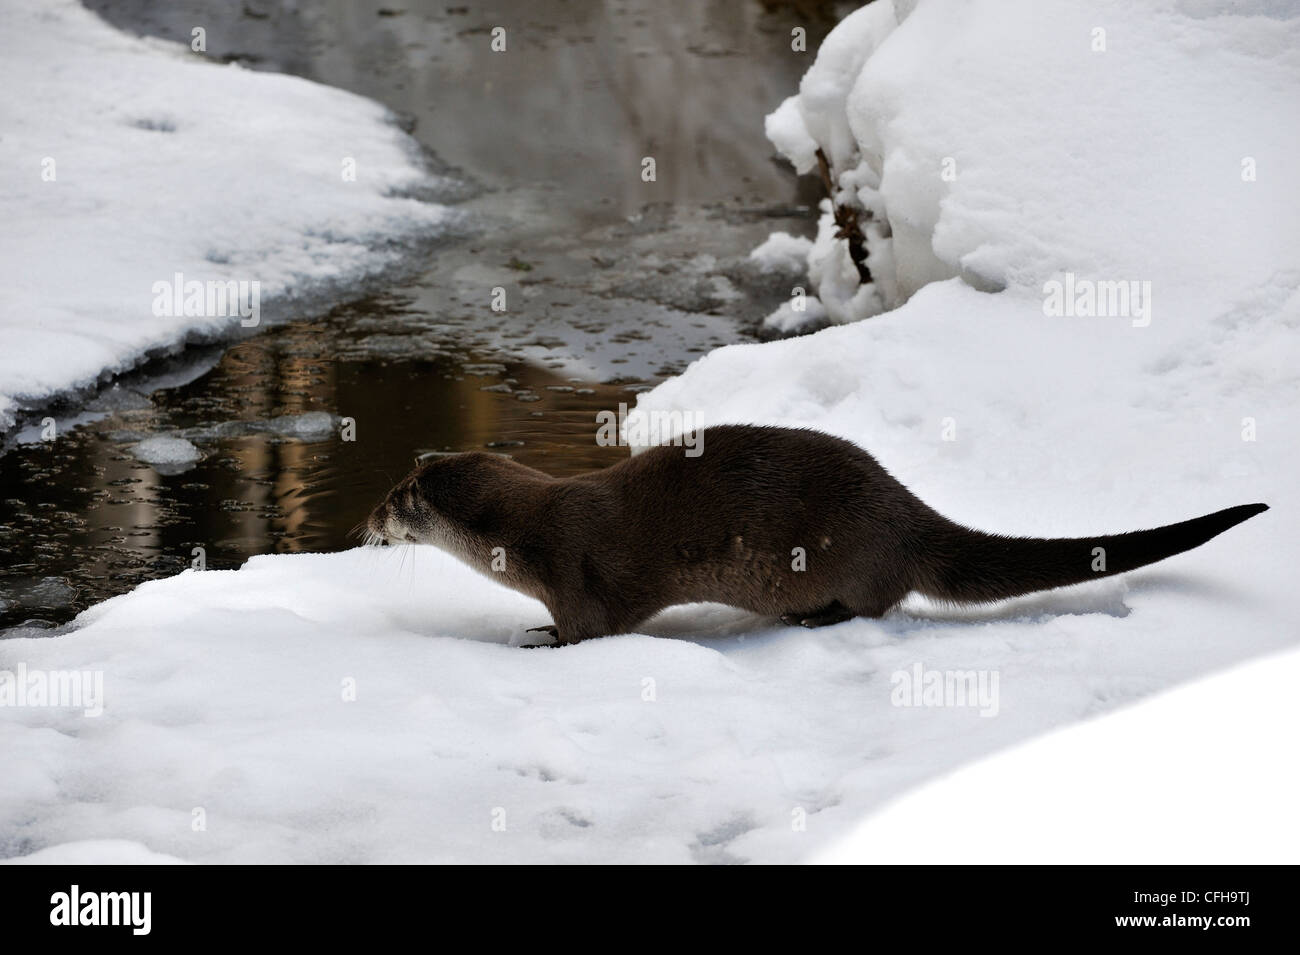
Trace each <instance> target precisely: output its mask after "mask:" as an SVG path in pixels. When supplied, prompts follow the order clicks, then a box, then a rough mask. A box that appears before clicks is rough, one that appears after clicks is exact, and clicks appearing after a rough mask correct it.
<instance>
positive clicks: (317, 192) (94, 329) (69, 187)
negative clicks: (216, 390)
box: [0, 0, 451, 430]
mask: <svg viewBox="0 0 1300 955" xmlns="http://www.w3.org/2000/svg"><path fill="white" fill-rule="evenodd" d="M0 88H3V89H5V90H8V91H10V93H9V94H8V95H6V96H4V97H3V98H0V122H2V123H3V127H4V130H5V133H4V136H3V138H2V139H0V163H3V165H4V166H5V167H6V168H7V169H8V170H10V174H9V175H8V176H7V177H6V188H5V190H4V193H3V195H0V218H2V219H3V220H4V222H5V225H6V228H5V236H4V238H3V239H0V242H2V243H3V244H2V245H0V342H3V348H0V430H4V429H6V428H9V427H11V426H12V424H13V422H14V416H15V412H16V410H17V409H18V408H20V407H23V406H33V405H38V404H40V403H41V402H43V401H45V400H46V399H48V398H49V397H51V396H53V395H57V394H60V393H63V392H67V391H69V390H73V389H81V388H85V387H87V386H91V385H94V384H95V383H96V382H98V381H99V380H101V376H103V375H104V374H106V373H114V372H120V371H123V370H125V369H127V368H129V367H131V366H132V365H134V364H136V363H138V362H139V361H140V360H141V359H142V358H144V357H146V356H148V355H150V354H153V353H156V352H158V351H162V350H168V349H174V348H176V347H179V346H180V345H182V344H183V343H185V342H186V341H187V340H192V339H193V338H195V337H218V336H225V335H230V334H235V333H238V332H241V331H242V330H244V329H245V327H252V326H247V324H246V323H247V322H249V321H251V319H246V318H243V317H241V315H240V314H239V313H238V312H237V311H235V310H233V309H231V308H230V307H226V308H225V309H221V308H219V307H215V308H214V309H213V310H212V311H210V312H208V313H207V314H179V315H168V314H155V304H156V303H155V299H156V298H157V297H158V296H157V295H156V293H155V291H154V286H155V283H169V284H171V283H174V281H175V277H176V276H177V275H178V274H179V275H180V276H182V285H184V284H185V283H190V282H201V283H208V282H218V281H220V282H224V281H227V280H229V281H235V282H244V283H248V285H247V287H246V290H247V291H248V292H249V293H250V300H251V292H252V284H251V283H254V282H256V283H258V286H257V288H258V289H259V295H258V299H259V306H260V308H259V314H258V319H259V323H260V322H265V321H271V320H273V319H274V318H275V316H276V315H277V314H284V313H286V312H287V310H288V308H289V307H290V304H291V303H293V302H301V301H303V297H304V296H308V295H314V294H323V293H337V292H338V291H339V290H341V289H346V288H350V287H354V286H356V285H357V284H358V283H360V282H362V281H363V280H365V279H367V278H370V277H373V276H375V275H377V274H378V273H380V272H382V271H383V270H385V269H389V268H392V267H393V266H395V265H396V264H398V263H399V262H400V261H401V260H402V258H403V256H404V255H405V254H409V250H410V248H411V247H412V246H413V245H414V244H415V243H416V242H419V241H422V240H426V239H428V238H430V237H432V236H435V235H438V234H440V233H441V232H443V231H445V230H446V228H447V227H448V225H449V223H450V221H451V212H450V211H449V210H448V209H447V208H446V207H444V206H441V205H438V204H436V203H432V202H423V201H419V200H418V199H417V198H415V196H416V195H417V194H419V195H426V194H428V193H430V192H431V191H435V190H436V189H437V188H438V186H439V183H438V181H437V180H436V179H435V178H434V177H432V176H430V175H429V174H428V172H427V171H426V169H425V165H424V162H423V160H422V158H421V156H420V155H419V152H418V146H417V145H416V144H415V142H414V141H413V140H412V139H411V138H410V137H409V136H407V135H406V134H405V133H403V132H401V131H400V130H399V129H398V128H397V127H396V126H395V125H394V124H393V123H392V121H391V117H390V116H389V115H388V114H387V112H386V111H385V110H384V108H383V107H381V106H380V105H378V104H377V103H374V102H371V101H369V100H366V99H363V98H361V97H359V96H355V95H352V94H350V93H346V92H343V91H341V90H336V89H330V88H328V87H324V86H320V85H318V84H315V83H311V82H308V81H306V80H302V79H297V78H295V77H290V76H280V75H274V74H268V73H254V72H250V71H248V70H245V69H242V68H240V67H238V66H234V65H231V66H220V65H216V64H213V63H209V62H205V61H204V60H203V58H202V56H201V55H199V54H196V53H192V52H191V51H190V50H189V49H188V48H185V47H180V46H177V45H173V44H167V43H162V42H159V41H154V40H140V39H135V38H131V37H127V36H126V35H124V34H121V33H119V32H117V31H115V30H113V29H112V28H110V27H108V26H107V25H105V24H104V23H103V22H101V21H100V20H98V19H97V18H96V17H95V16H94V15H92V14H91V13H89V12H88V11H86V10H84V9H83V8H81V7H80V6H79V5H78V4H77V3H75V2H74V0H50V2H46V3H41V4H5V5H4V6H3V7H2V8H0ZM347 159H352V160H354V161H355V168H356V176H355V181H345V179H344V162H345V160H347ZM51 171H52V173H53V178H52V179H50V178H48V176H49V174H50V172H51ZM162 297H163V298H164V299H166V298H167V296H162ZM213 304H214V306H217V305H218V303H217V302H215V301H214V303H213ZM205 310H206V299H205ZM159 311H165V310H164V309H161V308H160V309H159ZM183 311H184V309H182V312H183ZM263 311H264V312H265V313H266V314H265V315H263V314H261V312H263ZM217 312H221V314H217ZM232 312H233V314H231V313H232Z"/></svg>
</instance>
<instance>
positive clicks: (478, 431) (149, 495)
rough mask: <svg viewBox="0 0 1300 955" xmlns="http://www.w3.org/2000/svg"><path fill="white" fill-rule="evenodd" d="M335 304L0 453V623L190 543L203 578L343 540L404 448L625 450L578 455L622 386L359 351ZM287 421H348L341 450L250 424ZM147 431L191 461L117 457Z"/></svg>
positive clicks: (534, 369) (122, 580) (39, 615)
mask: <svg viewBox="0 0 1300 955" xmlns="http://www.w3.org/2000/svg"><path fill="white" fill-rule="evenodd" d="M352 311H353V310H352V309H347V310H341V312H342V314H340V315H339V316H336V318H335V320H333V321H328V322H317V323H312V324H305V323H304V324H295V325H288V326H284V327H281V328H278V329H274V330H272V331H270V332H268V333H267V334H265V335H262V336H260V337H258V338H254V339H250V340H248V341H245V342H242V343H240V344H238V345H235V346H233V347H232V348H231V349H230V350H229V351H227V352H226V353H225V354H224V355H223V356H222V357H221V359H220V361H219V363H218V364H217V365H216V367H215V368H214V369H212V371H210V372H209V373H208V374H207V375H206V376H204V377H201V378H199V379H198V380H196V381H193V382H190V383H188V384H184V385H181V386H179V387H176V388H172V389H167V390H161V391H155V392H153V393H152V394H151V395H149V396H148V397H147V398H145V397H142V396H140V395H138V394H137V393H135V392H132V391H129V390H124V389H122V388H119V389H117V391H116V392H113V393H111V394H112V395H114V396H116V398H115V403H117V404H118V405H121V406H123V407H120V408H118V409H117V410H113V411H110V412H108V413H107V414H106V415H104V416H103V417H100V418H99V419H98V420H96V421H95V422H94V425H93V427H88V426H82V427H80V428H76V429H73V430H72V431H70V432H69V433H67V434H65V435H62V436H60V437H59V438H58V439H57V440H54V441H41V440H39V439H38V440H35V441H31V442H29V443H24V444H22V445H19V446H18V447H16V448H14V449H12V450H11V451H10V452H9V453H7V454H5V455H4V456H0V499H3V504H2V505H0V506H2V508H3V509H2V510H0V550H3V552H4V554H5V558H4V561H3V566H0V601H4V602H5V604H7V606H4V607H3V608H2V609H0V626H16V625H17V624H19V623H22V622H24V621H27V620H32V619H36V620H42V621H46V622H62V621H64V620H67V619H70V618H71V617H72V616H73V615H74V614H75V613H76V612H78V611H79V610H81V609H83V608H84V607H86V606H88V605H89V604H91V603H94V602H96V601H98V600H102V599H104V598H106V597H109V596H112V595H114V594H116V593H120V592H122V591H125V590H128V589H130V588H131V587H133V586H135V585H136V584H138V583H140V582H142V581H144V580H148V579H151V578H154V577H160V576H168V575H170V574H174V573H177V572H179V571H180V570H183V569H185V568H186V567H188V566H191V564H192V562H193V561H194V560H195V556H196V555H195V549H196V548H202V555H203V557H204V560H205V561H206V565H207V568H208V569H224V568H233V567H238V566H239V565H240V564H242V563H243V562H244V561H245V560H246V559H247V558H248V557H249V556H250V555H253V554H264V553H292V552H296V551H330V550H340V549H344V548H347V547H351V546H355V545H356V543H357V541H356V539H355V538H352V537H349V531H350V530H351V529H352V528H353V527H354V526H355V525H356V524H357V523H358V522H360V521H361V520H362V519H363V518H364V517H365V515H366V514H367V513H368V512H369V509H370V508H371V507H372V506H373V505H374V504H375V503H376V502H377V501H378V500H379V499H380V498H381V497H382V496H383V494H384V493H385V492H386V491H387V490H388V488H389V487H390V486H391V485H392V483H394V482H395V481H396V480H397V479H398V478H400V477H401V476H402V475H403V474H404V473H405V472H406V471H407V470H409V469H410V467H411V466H412V465H413V463H414V460H415V457H416V456H417V455H418V454H420V453H422V452H426V451H443V450H450V451H463V450H471V449H482V448H485V447H489V446H495V447H498V448H500V449H501V451H502V453H508V454H510V455H512V456H513V457H515V458H516V459H518V460H520V461H522V462H523V463H525V464H528V465H531V466H533V467H538V468H541V469H543V470H546V471H549V472H551V473H555V474H573V473H577V472H581V471H584V470H589V469H592V468H598V467H604V466H607V465H609V464H612V463H614V462H615V461H617V460H619V459H620V458H621V457H623V456H624V455H625V454H626V451H625V450H622V449H619V448H611V447H600V446H598V445H597V444H596V440H595V435H596V419H595V416H596V412H597V411H598V410H599V409H602V408H616V407H617V406H618V404H619V402H621V401H630V400H631V399H632V398H633V397H634V396H633V395H632V394H631V393H630V392H629V386H627V385H601V384H584V383H581V382H571V381H569V380H567V379H564V378H561V377H559V376H557V375H555V374H554V373H552V372H550V371H548V370H546V369H543V368H540V367H538V366H535V365H527V364H513V363H510V364H504V363H500V362H497V361H484V360H483V356H478V355H466V354H460V355H457V354H455V353H453V352H451V351H449V350H448V351H446V352H445V353H444V354H441V355H438V356H436V357H432V358H424V357H420V358H415V359H412V360H400V359H396V358H392V357H385V358H376V357H374V356H373V355H364V354H359V353H357V352H356V351H355V347H354V346H355V342H356V341H357V338H356V337H355V336H356V335H357V333H356V331H355V329H353V328H352V327H351V326H352V322H351V321H350V320H349V315H350V313H352ZM349 341H350V342H351V343H352V345H351V346H350V345H349ZM350 347H353V351H352V354H353V355H354V356H355V357H353V358H348V357H347V356H348V354H349V348H350ZM338 355H342V356H344V357H341V358H339V357H336V356H338ZM489 357H490V358H496V357H499V356H489ZM485 389H491V390H485ZM304 412H324V413H327V414H330V415H334V416H336V418H343V417H347V418H351V419H353V420H354V421H355V440H352V441H345V440H343V439H342V437H341V433H340V431H341V429H340V427H339V424H338V422H337V420H336V423H335V426H334V427H333V428H332V429H331V430H329V431H328V432H326V433H323V434H322V433H309V434H307V435H305V436H303V437H295V436H290V435H289V434H285V433H277V432H276V431H274V430H267V428H268V426H267V425H266V422H270V421H272V420H273V419H276V418H278V417H280V416H283V415H296V414H302V413H304ZM241 423H243V425H244V426H241ZM250 425H251V427H250ZM158 433H162V434H177V435H183V436H188V437H189V438H191V439H192V440H193V442H194V443H195V444H196V445H197V446H198V447H199V449H200V450H201V451H202V453H203V458H202V459H201V460H200V461H199V462H198V463H197V464H196V465H194V466H193V467H191V468H189V469H188V470H185V471H183V472H182V473H179V474H164V473H159V470H157V469H155V468H154V467H151V466H150V465H147V464H144V463H142V462H140V461H139V460H137V459H136V458H135V456H133V454H132V453H131V449H132V448H133V447H134V445H135V444H136V443H137V442H138V441H139V440H140V439H141V438H143V437H145V436H147V435H152V434H158ZM163 470H169V469H167V468H164V469H163Z"/></svg>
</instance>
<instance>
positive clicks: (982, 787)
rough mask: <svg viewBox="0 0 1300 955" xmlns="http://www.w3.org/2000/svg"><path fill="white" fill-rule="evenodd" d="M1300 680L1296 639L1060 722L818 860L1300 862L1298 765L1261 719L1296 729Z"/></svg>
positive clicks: (929, 788)
mask: <svg viewBox="0 0 1300 955" xmlns="http://www.w3.org/2000/svg"><path fill="white" fill-rule="evenodd" d="M1297 680H1300V653H1298V652H1296V651H1294V650H1292V651H1289V652H1287V653H1284V654H1279V655H1275V656H1270V657H1267V658H1265V659H1263V660H1258V661H1255V662H1253V663H1249V664H1245V665H1243V666H1239V667H1234V668H1233V669H1232V670H1230V671H1228V672H1227V673H1223V674H1219V675H1217V676H1214V677H1211V678H1209V679H1205V680H1198V681H1197V682H1196V683H1194V684H1192V685H1190V686H1186V687H1180V688H1178V689H1176V690H1173V691H1171V692H1169V693H1167V694H1164V695H1162V696H1160V697H1157V698H1155V699H1153V700H1147V701H1144V702H1142V703H1139V704H1137V705H1135V706H1134V707H1132V708H1130V709H1127V710H1124V711H1122V712H1120V713H1111V714H1108V715H1106V716H1103V717H1101V718H1099V719H1097V720H1094V721H1092V722H1088V723H1083V724H1080V725H1078V726H1071V727H1068V728H1066V729H1063V730H1058V731H1057V732H1055V733H1052V734H1050V735H1048V736H1045V737H1042V738H1040V739H1037V740H1034V741H1033V742H1031V743H1028V744H1026V745H1024V746H1020V747H1017V748H1015V749H1013V750H1009V751H1008V752H1005V753H999V754H997V755H996V756H992V757H990V758H988V759H986V760H982V761H980V762H978V763H975V764H974V765H971V766H968V767H965V768H963V769H960V770H958V771H956V772H954V773H952V774H951V775H950V776H946V777H944V778H943V779H940V780H937V781H936V782H933V783H930V784H928V785H926V786H924V787H922V788H921V789H919V790H917V791H916V792H915V793H913V794H911V795H909V796H907V797H906V798H905V799H903V800H901V801H899V802H897V803H895V804H893V805H890V806H888V807H886V808H885V809H884V810H882V811H881V812H879V813H877V814H876V815H874V816H872V817H871V818H870V819H869V820H868V821H867V822H865V823H863V824H862V825H861V826H859V827H858V828H857V829H856V830H855V831H854V832H853V833H852V834H851V835H849V836H848V837H847V838H846V839H844V840H843V841H842V842H840V843H838V844H837V845H835V846H834V847H833V848H831V849H829V850H827V851H826V852H824V853H821V854H819V855H818V857H817V858H816V859H815V860H814V861H817V862H821V863H827V864H845V863H866V862H871V863H902V864H910V865H917V864H921V865H924V864H930V863H965V862H979V863H984V864H990V863H993V864H1040V865H1041V864H1046V865H1051V864H1061V863H1075V864H1081V865H1106V864H1108V865H1138V864H1141V863H1144V862H1149V861H1150V860H1151V859H1160V860H1161V861H1162V862H1166V863H1170V864H1174V865H1213V864H1216V863H1218V864H1225V863H1232V862H1237V861H1240V860H1241V859H1249V860H1251V861H1252V862H1255V863H1271V864H1275V865H1292V864H1294V863H1295V860H1296V858H1297V857H1300V826H1297V825H1295V823H1294V822H1292V821H1290V820H1291V819H1292V817H1293V816H1294V814H1295V807H1296V806H1297V805H1300V774H1297V773H1296V771H1295V766H1294V762H1293V761H1292V760H1290V759H1287V758H1281V759H1279V758H1278V757H1279V753H1278V746H1277V744H1278V740H1277V737H1276V735H1275V733H1270V732H1261V731H1260V728H1263V727H1268V728H1271V729H1273V730H1275V731H1276V732H1286V733H1289V732H1290V731H1291V728H1292V727H1294V725H1295V718H1296V713H1295V703H1294V702H1293V700H1294V696H1295V686H1296V681H1297ZM1175 794H1176V797H1177V798H1170V796H1171V795H1175ZM1279 821H1282V822H1283V824H1282V825H1278V823H1279ZM919 832H924V833H925V838H924V839H920V840H918V839H917V833H919Z"/></svg>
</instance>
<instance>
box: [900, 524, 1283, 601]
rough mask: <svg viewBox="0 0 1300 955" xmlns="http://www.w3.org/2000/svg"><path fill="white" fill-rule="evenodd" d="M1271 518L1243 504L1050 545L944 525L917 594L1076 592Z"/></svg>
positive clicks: (957, 597) (982, 597)
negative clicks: (1260, 517)
mask: <svg viewBox="0 0 1300 955" xmlns="http://www.w3.org/2000/svg"><path fill="white" fill-rule="evenodd" d="M1267 510H1268V505H1267V504H1241V505H1239V506H1237V507H1230V508H1228V509H1227V510H1223V511H1216V512H1215V513H1213V514H1206V515H1205V516H1204V517H1197V518H1193V519H1192V520H1190V521H1183V522H1181V523H1179V524H1169V525H1167V526H1165V527H1157V528H1154V529H1152V530H1149V531H1130V532H1129V533H1127V534H1109V535H1102V536H1098V537H1074V538H1058V539H1053V540H1046V539H1039V538H1032V537H999V536H996V535H994V534H985V533H983V532H981V531H975V530H971V529H969V528H966V527H961V526H960V525H957V524H953V523H951V522H948V521H944V523H943V525H941V527H940V529H939V530H938V531H937V532H936V533H935V535H934V538H933V539H932V541H931V545H932V547H931V549H930V558H931V559H930V561H929V566H928V568H927V571H926V573H925V574H924V576H925V578H926V579H924V580H921V581H919V582H918V584H917V587H916V589H917V590H919V591H920V592H921V593H923V594H925V595H926V596H928V597H935V598H938V599H940V600H949V601H954V602H957V603H983V602H988V601H993V600H1001V599H1003V598H1006V597H1018V596H1021V595H1022V594H1028V593H1033V592H1034V591H1036V590H1050V589H1051V588H1053V587H1064V586H1066V585H1068V584H1079V583H1083V582H1084V581H1088V580H1095V579H1096V578H1098V577H1110V576H1112V575H1114V574H1122V573H1124V572H1125V571H1129V570H1133V569H1134V568H1137V567H1143V566H1145V565H1147V564H1153V563H1155V562H1156V561H1158V560H1164V559H1165V558H1166V557H1172V556H1173V555H1174V554H1181V553H1182V552H1183V551H1186V550H1191V549H1192V548H1193V547H1199V546H1200V545H1201V544H1204V543H1205V542H1206V541H1208V540H1209V539H1210V538H1212V537H1217V536H1218V535H1220V534H1222V533H1223V532H1224V531H1226V530H1227V529H1228V528H1229V527H1233V526H1235V525H1237V524H1240V523H1241V522H1242V521H1244V520H1246V519H1247V518H1250V517H1254V516H1255V515H1256V514H1259V513H1261V512H1262V511H1267Z"/></svg>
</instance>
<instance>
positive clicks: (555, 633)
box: [519, 623, 564, 650]
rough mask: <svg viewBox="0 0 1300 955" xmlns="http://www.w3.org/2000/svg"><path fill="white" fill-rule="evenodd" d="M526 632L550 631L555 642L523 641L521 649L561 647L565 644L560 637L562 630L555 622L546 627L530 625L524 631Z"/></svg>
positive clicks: (520, 645)
mask: <svg viewBox="0 0 1300 955" xmlns="http://www.w3.org/2000/svg"><path fill="white" fill-rule="evenodd" d="M524 633H549V634H550V635H551V636H552V637H554V638H555V642H554V643H521V644H519V649H520V650H537V649H539V648H541V647H559V646H563V645H564V641H563V640H561V639H560V630H559V628H558V627H556V626H555V624H553V623H552V624H547V625H546V626H545V627H529V628H528V629H527V630H525V631H524Z"/></svg>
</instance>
